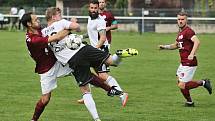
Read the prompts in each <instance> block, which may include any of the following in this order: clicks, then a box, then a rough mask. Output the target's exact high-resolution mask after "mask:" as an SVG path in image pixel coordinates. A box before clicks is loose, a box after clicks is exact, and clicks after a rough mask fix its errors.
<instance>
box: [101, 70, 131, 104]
mask: <svg viewBox="0 0 215 121" xmlns="http://www.w3.org/2000/svg"><path fill="white" fill-rule="evenodd" d="M98 76H99V78H101V79H103V80H106V81H105V82H106V83H107V84H108V85H110V86H111V87H115V88H116V89H117V90H119V91H121V94H120V95H119V97H120V100H121V104H122V106H123V107H124V106H125V105H126V103H127V101H128V93H125V92H123V90H122V88H121V87H120V85H119V84H118V82H117V81H116V79H115V78H114V77H112V76H110V75H109V74H108V73H106V72H103V73H98Z"/></svg>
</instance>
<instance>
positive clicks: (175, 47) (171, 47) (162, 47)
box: [158, 42, 178, 50]
mask: <svg viewBox="0 0 215 121" xmlns="http://www.w3.org/2000/svg"><path fill="white" fill-rule="evenodd" d="M158 47H159V49H160V50H163V49H166V50H175V49H178V46H177V42H175V43H173V44H169V45H159V46H158Z"/></svg>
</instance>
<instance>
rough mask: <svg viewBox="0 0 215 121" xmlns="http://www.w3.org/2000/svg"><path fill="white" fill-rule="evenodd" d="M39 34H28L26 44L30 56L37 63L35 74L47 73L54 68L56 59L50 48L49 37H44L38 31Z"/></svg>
mask: <svg viewBox="0 0 215 121" xmlns="http://www.w3.org/2000/svg"><path fill="white" fill-rule="evenodd" d="M38 32H39V34H32V33H28V32H27V33H26V44H27V47H28V50H29V54H30V55H31V57H32V58H33V59H34V61H35V62H36V67H35V72H36V73H39V74H41V73H45V72H47V71H49V69H51V68H52V67H53V65H54V64H55V62H56V58H55V56H54V54H53V52H52V51H51V50H50V48H49V47H48V37H42V33H41V31H40V30H38Z"/></svg>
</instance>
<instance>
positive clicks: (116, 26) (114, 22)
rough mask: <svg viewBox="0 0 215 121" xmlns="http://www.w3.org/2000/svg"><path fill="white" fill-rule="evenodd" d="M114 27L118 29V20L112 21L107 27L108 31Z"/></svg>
mask: <svg viewBox="0 0 215 121" xmlns="http://www.w3.org/2000/svg"><path fill="white" fill-rule="evenodd" d="M114 29H118V23H117V21H116V20H113V21H112V23H111V26H109V27H106V31H110V30H114Z"/></svg>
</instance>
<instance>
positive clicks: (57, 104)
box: [0, 31, 215, 121]
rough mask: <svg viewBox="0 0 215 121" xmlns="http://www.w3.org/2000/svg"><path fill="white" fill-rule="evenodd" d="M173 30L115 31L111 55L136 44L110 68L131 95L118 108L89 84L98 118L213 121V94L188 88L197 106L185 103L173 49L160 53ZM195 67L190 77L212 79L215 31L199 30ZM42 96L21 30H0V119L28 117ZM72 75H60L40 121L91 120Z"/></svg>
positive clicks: (24, 119)
mask: <svg viewBox="0 0 215 121" xmlns="http://www.w3.org/2000/svg"><path fill="white" fill-rule="evenodd" d="M175 37H176V33H175V34H155V33H144V34H142V35H139V34H138V33H123V32H122V33H121V32H114V34H113V43H112V47H111V49H112V53H113V52H114V50H116V49H120V48H128V47H132V48H136V49H138V50H139V55H138V56H136V57H132V58H127V59H124V61H123V63H122V64H121V66H120V67H119V68H115V67H113V68H111V70H112V71H111V75H112V76H114V77H115V78H116V79H117V80H118V82H119V83H120V85H121V87H122V88H123V89H124V90H125V91H126V92H128V93H129V101H128V103H127V106H126V107H125V108H122V107H121V105H120V102H119V98H118V97H113V98H111V97H108V96H106V93H105V92H104V91H103V90H101V89H99V88H93V89H92V93H93V97H94V99H95V102H96V105H97V109H98V112H99V115H100V117H101V119H102V121H215V115H214V113H215V96H214V94H212V95H209V94H208V92H207V91H206V90H205V89H204V88H202V87H200V88H198V89H195V90H192V91H191V95H192V97H193V100H194V101H195V104H196V107H195V108H186V107H184V106H183V104H184V99H183V96H182V95H181V93H180V91H179V89H178V88H177V86H176V78H175V72H176V69H177V67H178V65H179V55H178V51H177V50H173V51H159V50H158V49H157V45H159V44H164V43H173V42H174V41H175ZM198 37H199V39H200V40H201V46H200V48H199V50H198V60H199V67H198V69H197V71H196V74H195V77H194V79H202V78H210V79H212V83H215V82H214V81H213V80H214V79H215V75H214V70H215V60H214V59H215V54H214V52H215V49H214V46H215V40H214V37H215V35H213V34H200V35H198ZM40 95H41V91H40V82H39V76H38V75H37V74H35V73H34V62H33V61H32V59H31V58H30V56H29V55H28V51H27V49H26V46H25V33H24V32H7V31H0V121H30V118H31V116H32V114H33V111H34V107H35V103H36V102H37V100H38V99H39V97H40ZM80 97H81V93H80V91H79V88H78V87H77V85H76V82H75V81H74V79H73V77H72V78H71V77H65V78H61V79H59V81H58V88H57V89H56V90H54V92H53V93H52V98H51V101H50V103H49V104H48V106H47V107H46V109H45V111H44V112H43V114H42V116H41V118H40V121H92V118H91V116H90V114H89V112H88V111H87V109H86V108H85V106H84V105H79V104H77V103H76V100H77V99H79V98H80Z"/></svg>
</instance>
